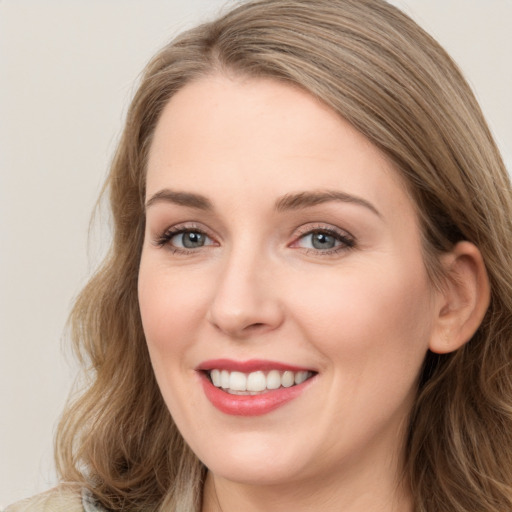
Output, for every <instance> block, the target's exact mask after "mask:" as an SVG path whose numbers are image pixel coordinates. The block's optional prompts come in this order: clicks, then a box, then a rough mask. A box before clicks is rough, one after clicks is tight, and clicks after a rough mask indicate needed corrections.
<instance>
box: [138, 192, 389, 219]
mask: <svg viewBox="0 0 512 512" xmlns="http://www.w3.org/2000/svg"><path fill="white" fill-rule="evenodd" d="M331 201H341V202H343V203H353V204H357V205H359V206H363V207H365V208H367V209H368V210H370V211H371V212H373V213H374V214H375V215H377V216H378V217H382V215H381V213H380V212H379V211H378V210H377V208H375V206H373V204H372V203H370V202H369V201H366V200H365V199H363V198H361V197H357V196H353V195H351V194H347V193H345V192H340V191H338V190H325V191H316V192H309V191H308V192H297V193H294V194H286V195H284V196H282V197H280V198H279V199H278V200H277V201H276V204H275V209H276V210H277V211H278V212H284V211H288V210H298V209H300V208H310V207H312V206H316V205H319V204H323V203H328V202H331ZM156 203H172V204H176V205H179V206H186V207H189V208H195V209H198V210H203V211H210V212H211V211H213V209H214V208H213V204H212V202H211V201H210V200H209V199H208V198H207V197H205V196H203V195H201V194H195V193H192V192H179V191H174V190H170V189H167V188H165V189H162V190H160V191H158V192H156V193H155V194H153V195H152V196H151V197H150V198H149V199H148V201H147V202H146V210H147V209H148V208H149V207H150V206H152V205H154V204H156Z"/></svg>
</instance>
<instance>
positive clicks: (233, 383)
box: [229, 372, 247, 391]
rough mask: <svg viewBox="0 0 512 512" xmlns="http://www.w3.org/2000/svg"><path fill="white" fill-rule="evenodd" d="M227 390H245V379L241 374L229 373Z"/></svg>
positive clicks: (243, 374)
mask: <svg viewBox="0 0 512 512" xmlns="http://www.w3.org/2000/svg"><path fill="white" fill-rule="evenodd" d="M229 389H232V390H233V391H246V390H247V377H246V376H245V373H242V372H231V374H230V375H229Z"/></svg>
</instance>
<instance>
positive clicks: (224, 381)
mask: <svg viewBox="0 0 512 512" xmlns="http://www.w3.org/2000/svg"><path fill="white" fill-rule="evenodd" d="M220 387H221V388H224V389H228V388H229V372H228V371H227V370H222V371H221V372H220Z"/></svg>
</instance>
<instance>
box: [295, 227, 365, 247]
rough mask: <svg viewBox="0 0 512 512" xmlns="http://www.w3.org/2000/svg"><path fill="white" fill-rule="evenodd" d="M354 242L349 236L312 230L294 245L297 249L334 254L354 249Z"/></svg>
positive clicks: (325, 230)
mask: <svg viewBox="0 0 512 512" xmlns="http://www.w3.org/2000/svg"><path fill="white" fill-rule="evenodd" d="M354 245H355V242H354V240H353V239H352V238H351V237H349V236H348V235H343V234H341V233H338V232H335V231H333V230H327V229H315V230H311V231H309V232H307V233H305V234H304V235H302V236H301V237H300V238H298V239H297V241H296V242H295V243H294V246H295V247H301V248H303V249H309V250H314V251H318V252H325V253H332V252H337V251H340V250H343V249H348V248H351V247H354Z"/></svg>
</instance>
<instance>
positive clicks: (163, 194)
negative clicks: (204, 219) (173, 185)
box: [146, 188, 213, 211]
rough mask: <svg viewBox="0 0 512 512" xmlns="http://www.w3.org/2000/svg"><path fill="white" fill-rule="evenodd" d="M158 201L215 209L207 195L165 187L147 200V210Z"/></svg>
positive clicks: (202, 208)
mask: <svg viewBox="0 0 512 512" xmlns="http://www.w3.org/2000/svg"><path fill="white" fill-rule="evenodd" d="M156 203H172V204H177V205H179V206H188V207H189V208H196V209H197V210H205V211H212V210H213V205H212V203H211V201H210V200H209V199H208V198H207V197H205V196H202V195H200V194H193V193H191V192H177V191H174V190H169V189H168V188H164V189H163V190H159V191H158V192H156V194H153V195H152V196H151V197H150V198H149V199H148V200H147V202H146V210H147V209H148V208H149V207H150V206H153V205H154V204H156Z"/></svg>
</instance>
